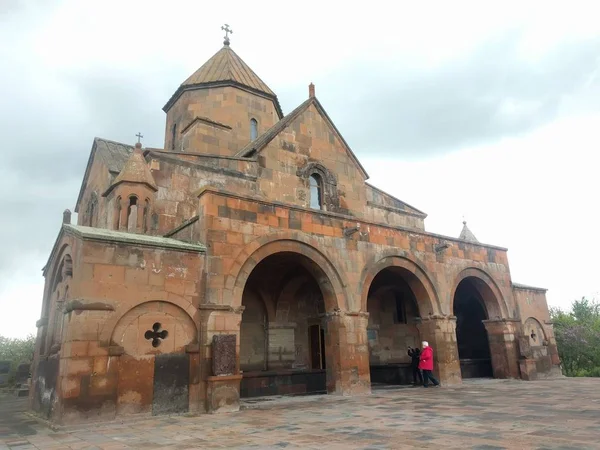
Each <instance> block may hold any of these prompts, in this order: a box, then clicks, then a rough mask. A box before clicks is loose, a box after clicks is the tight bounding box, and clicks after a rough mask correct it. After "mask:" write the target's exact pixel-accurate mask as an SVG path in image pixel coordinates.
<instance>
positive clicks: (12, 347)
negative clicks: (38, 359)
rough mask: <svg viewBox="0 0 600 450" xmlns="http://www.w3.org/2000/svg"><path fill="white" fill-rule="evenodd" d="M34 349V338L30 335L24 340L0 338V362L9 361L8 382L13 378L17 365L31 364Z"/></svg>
mask: <svg viewBox="0 0 600 450" xmlns="http://www.w3.org/2000/svg"><path fill="white" fill-rule="evenodd" d="M34 348H35V336H34V335H32V334H30V335H28V336H27V337H26V338H25V339H18V338H16V339H15V338H7V337H4V336H0V361H10V372H9V380H10V379H12V378H13V377H14V373H15V371H16V370H17V366H18V365H19V364H21V363H27V364H31V362H32V361H33V351H34Z"/></svg>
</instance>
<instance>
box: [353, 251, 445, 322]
mask: <svg viewBox="0 0 600 450" xmlns="http://www.w3.org/2000/svg"><path fill="white" fill-rule="evenodd" d="M390 267H398V268H399V269H401V270H402V271H403V272H404V273H406V274H410V275H411V276H408V277H407V280H406V281H407V283H408V285H409V286H410V288H411V289H412V291H413V293H414V295H415V297H416V298H417V306H418V308H419V311H420V314H421V316H422V317H423V316H427V315H436V314H441V313H442V308H441V305H440V299H439V296H438V294H437V291H436V289H435V287H434V285H433V282H432V281H431V279H430V278H429V276H428V275H427V273H426V272H425V269H423V268H422V267H421V266H420V265H419V264H418V263H417V262H415V261H413V260H412V259H409V258H407V257H405V256H400V255H390V256H384V257H382V258H381V259H379V260H378V261H374V262H371V263H369V264H367V265H365V268H364V269H363V272H362V274H361V284H360V286H362V289H361V297H360V299H361V300H360V310H361V311H367V300H368V296H369V289H370V287H371V283H372V282H373V280H374V279H375V277H376V276H377V274H379V273H380V272H381V271H382V270H384V269H387V268H390Z"/></svg>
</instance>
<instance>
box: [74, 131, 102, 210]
mask: <svg viewBox="0 0 600 450" xmlns="http://www.w3.org/2000/svg"><path fill="white" fill-rule="evenodd" d="M98 139H99V138H98V137H95V138H94V142H93V144H92V150H91V151H90V157H89V158H88V162H87V166H86V167H85V173H84V174H83V180H82V181H81V187H80V188H79V195H78V196H77V202H76V203H75V212H76V213H78V212H79V204H80V203H81V200H82V199H83V192H84V191H85V187H86V185H87V180H88V177H89V175H90V170H91V169H92V162H93V161H94V156H95V154H96V146H97V142H98Z"/></svg>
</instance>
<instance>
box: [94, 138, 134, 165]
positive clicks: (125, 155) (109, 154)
mask: <svg viewBox="0 0 600 450" xmlns="http://www.w3.org/2000/svg"><path fill="white" fill-rule="evenodd" d="M94 146H95V147H96V152H97V153H98V156H99V157H100V158H101V159H102V161H103V162H104V164H105V165H106V167H108V170H109V171H110V172H113V173H119V172H121V170H122V169H123V167H124V166H125V163H126V162H127V160H128V159H129V156H130V155H131V152H133V145H127V144H121V143H120V142H114V141H109V140H107V139H101V138H98V137H97V138H94Z"/></svg>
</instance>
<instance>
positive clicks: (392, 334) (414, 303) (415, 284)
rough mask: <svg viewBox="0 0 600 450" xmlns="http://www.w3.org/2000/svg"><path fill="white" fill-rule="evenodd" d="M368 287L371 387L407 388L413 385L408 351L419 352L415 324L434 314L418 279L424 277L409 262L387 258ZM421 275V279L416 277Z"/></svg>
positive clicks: (419, 341) (427, 292)
mask: <svg viewBox="0 0 600 450" xmlns="http://www.w3.org/2000/svg"><path fill="white" fill-rule="evenodd" d="M385 262H386V264H385V265H384V264H380V265H379V267H378V268H379V269H380V270H379V271H378V272H376V274H375V276H374V277H373V278H372V281H371V283H370V285H369V290H368V294H367V305H366V306H367V311H368V313H369V323H368V327H367V338H368V343H369V366H370V373H371V383H373V384H374V385H377V384H410V383H412V382H413V376H412V369H411V358H410V357H409V355H408V347H412V348H419V347H420V346H421V336H420V332H419V328H418V323H419V320H420V317H421V314H426V315H429V314H431V313H432V311H433V310H434V308H433V306H432V302H431V299H430V296H429V292H430V290H431V288H430V287H429V289H428V288H426V287H425V285H424V284H423V282H422V281H421V279H422V278H423V274H421V273H419V272H418V270H419V269H418V268H417V267H416V266H415V265H414V263H411V262H410V261H408V260H404V259H401V258H388V259H387V260H386V261H385ZM419 275H421V276H419Z"/></svg>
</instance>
